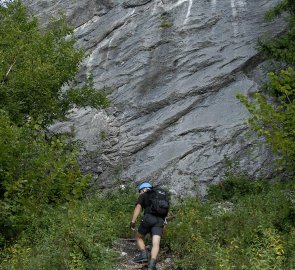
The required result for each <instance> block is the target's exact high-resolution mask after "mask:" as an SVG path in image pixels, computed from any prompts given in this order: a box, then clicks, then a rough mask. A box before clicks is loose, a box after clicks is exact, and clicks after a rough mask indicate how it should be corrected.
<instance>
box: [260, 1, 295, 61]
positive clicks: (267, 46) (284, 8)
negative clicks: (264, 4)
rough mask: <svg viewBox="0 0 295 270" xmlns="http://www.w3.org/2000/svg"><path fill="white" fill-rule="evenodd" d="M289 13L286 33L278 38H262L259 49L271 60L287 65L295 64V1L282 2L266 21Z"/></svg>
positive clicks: (270, 11) (269, 14) (269, 13)
mask: <svg viewBox="0 0 295 270" xmlns="http://www.w3.org/2000/svg"><path fill="white" fill-rule="evenodd" d="M283 13H287V14H288V16H287V17H286V20H287V22H288V27H287V30H286V31H285V33H283V34H282V35H280V36H279V37H276V38H271V39H270V38H262V39H260V40H259V47H260V49H261V51H262V52H264V53H265V54H266V55H267V56H268V57H269V58H273V59H276V60H279V61H282V62H284V63H287V64H291V65H294V64H295V28H294V27H295V4H294V1H293V0H282V1H281V2H280V3H278V4H277V5H276V6H275V7H274V8H272V9H271V10H269V11H268V12H267V13H266V16H265V17H266V20H268V21H271V20H274V19H275V18H277V17H279V16H280V15H282V14H283Z"/></svg>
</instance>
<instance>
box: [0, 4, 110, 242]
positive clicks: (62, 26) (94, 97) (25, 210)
mask: <svg viewBox="0 0 295 270" xmlns="http://www.w3.org/2000/svg"><path fill="white" fill-rule="evenodd" d="M0 25H1V27H0V212H1V220H0V247H1V246H2V245H4V244H6V243H7V242H6V241H7V240H11V239H12V237H15V236H17V235H18V233H19V232H21V231H22V230H25V229H27V228H28V227H29V224H30V222H31V221H33V220H35V221H36V220H38V217H40V215H42V212H43V211H46V209H47V208H48V207H55V206H57V205H59V204H62V203H65V202H71V201H75V200H76V199H78V198H80V197H81V195H82V192H83V190H84V189H85V188H86V186H87V180H88V179H89V176H85V175H83V174H82V172H81V171H80V168H79V164H78V162H77V155H78V148H77V147H75V144H74V143H72V142H71V140H70V139H69V138H68V137H65V135H62V136H61V135H50V136H47V133H46V127H47V126H48V125H49V124H50V123H51V122H52V121H53V120H55V119H59V118H61V117H64V116H65V114H66V112H67V111H68V110H69V109H70V108H72V107H73V106H92V107H95V108H99V107H105V106H107V105H108V103H109V102H108V100H107V98H106V96H105V95H104V93H103V91H98V90H96V89H95V88H94V85H93V81H92V80H91V78H89V80H88V81H86V82H85V84H84V86H83V87H81V88H76V89H69V90H68V91H64V87H65V86H67V87H68V88H69V84H70V83H71V82H72V81H73V80H74V78H75V75H76V73H77V71H78V68H79V63H80V62H81V60H82V58H83V51H82V50H81V49H77V48H75V46H74V43H75V39H74V37H73V36H72V30H71V29H70V28H69V26H68V25H67V24H66V23H65V18H60V19H58V20H53V21H51V23H50V24H49V25H48V26H47V27H46V28H45V27H40V26H39V24H38V20H37V18H35V17H32V16H29V15H28V12H27V9H26V8H25V7H24V6H23V4H22V3H21V1H5V5H0Z"/></svg>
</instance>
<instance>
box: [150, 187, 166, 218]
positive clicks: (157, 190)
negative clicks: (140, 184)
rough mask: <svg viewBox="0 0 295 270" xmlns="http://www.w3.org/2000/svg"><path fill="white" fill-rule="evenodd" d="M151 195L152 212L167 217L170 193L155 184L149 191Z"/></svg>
mask: <svg viewBox="0 0 295 270" xmlns="http://www.w3.org/2000/svg"><path fill="white" fill-rule="evenodd" d="M149 197H150V211H149V212H150V213H151V214H153V215H155V216H158V217H162V218H165V217H166V216H167V215H168V211H169V205H170V203H169V196H168V193H167V192H166V191H165V190H164V189H163V188H161V187H159V186H155V187H153V189H152V190H151V191H149Z"/></svg>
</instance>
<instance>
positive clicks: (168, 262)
mask: <svg viewBox="0 0 295 270" xmlns="http://www.w3.org/2000/svg"><path fill="white" fill-rule="evenodd" d="M114 249H115V251H117V252H119V254H120V258H119V264H118V265H119V266H118V269H116V270H134V269H144V270H146V269H147V266H144V265H140V264H136V263H134V262H133V258H134V257H135V256H136V255H137V254H138V249H137V247H136V240H135V239H133V238H130V239H119V240H117V241H116V242H115V243H114ZM147 249H148V251H149V252H150V250H151V243H149V240H148V241H147ZM172 269H173V268H172V255H171V254H170V253H169V252H167V251H165V250H161V251H160V254H159V258H158V263H157V270H172Z"/></svg>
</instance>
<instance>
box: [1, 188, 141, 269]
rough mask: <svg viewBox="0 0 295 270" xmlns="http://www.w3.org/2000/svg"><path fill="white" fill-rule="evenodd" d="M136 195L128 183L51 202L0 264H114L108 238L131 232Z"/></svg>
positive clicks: (63, 266) (84, 266) (61, 266)
mask: <svg viewBox="0 0 295 270" xmlns="http://www.w3.org/2000/svg"><path fill="white" fill-rule="evenodd" d="M135 196H136V193H134V192H133V191H132V190H131V189H129V188H127V189H125V190H117V191H113V192H110V193H108V194H104V195H103V194H97V195H96V196H93V197H91V198H85V199H83V200H81V201H79V202H76V203H74V204H69V205H62V206H60V207H58V208H57V207H54V208H53V207H49V208H48V209H47V211H46V212H44V215H43V216H42V217H40V218H39V219H38V220H37V219H35V220H33V223H32V224H31V227H30V228H28V229H27V230H26V232H25V233H24V234H23V236H22V238H21V239H20V240H19V241H18V242H17V243H16V244H14V245H12V246H10V247H8V248H7V249H5V250H4V252H3V254H2V263H0V268H1V269H3V270H5V269H50V270H51V269H56V270H61V269H104V270H112V269H116V262H117V260H116V258H117V257H118V254H116V253H115V252H114V251H113V250H112V243H113V241H114V240H115V239H117V238H118V237H122V236H128V235H129V234H130V230H129V220H130V216H131V214H132V210H133V207H134V201H135ZM118 217H120V218H118ZM129 237H130V235H129Z"/></svg>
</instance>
